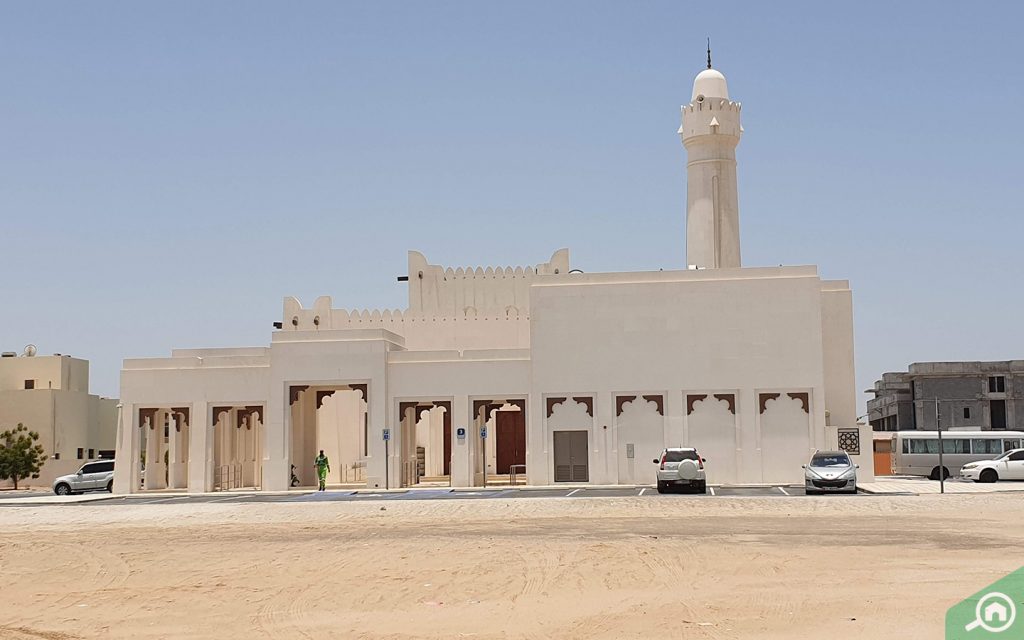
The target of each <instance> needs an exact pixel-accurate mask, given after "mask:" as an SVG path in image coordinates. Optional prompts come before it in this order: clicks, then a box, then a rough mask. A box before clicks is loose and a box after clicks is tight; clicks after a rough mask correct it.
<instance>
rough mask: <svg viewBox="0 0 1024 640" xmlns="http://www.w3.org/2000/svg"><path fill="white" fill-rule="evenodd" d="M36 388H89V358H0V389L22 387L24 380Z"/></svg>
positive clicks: (71, 389)
mask: <svg viewBox="0 0 1024 640" xmlns="http://www.w3.org/2000/svg"><path fill="white" fill-rule="evenodd" d="M26 380H33V381H35V388H36V389H63V390H66V391H82V392H86V393H87V392H88V391H89V361H88V360H81V359H79V358H72V357H70V356H34V357H24V356H20V357H15V358H0V391H11V390H16V389H24V388H25V381H26Z"/></svg>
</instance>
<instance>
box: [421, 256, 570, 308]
mask: <svg viewBox="0 0 1024 640" xmlns="http://www.w3.org/2000/svg"><path fill="white" fill-rule="evenodd" d="M567 273H569V250H568V249H560V250H558V251H556V252H555V253H554V255H552V256H551V259H550V260H549V261H547V262H544V263H541V264H538V265H535V266H528V267H497V268H495V267H486V268H483V267H476V268H472V267H470V268H464V267H458V268H452V267H444V266H441V265H436V264H430V263H428V262H427V259H426V257H424V255H423V254H422V253H420V252H418V251H410V252H409V311H411V312H413V313H418V314H421V315H424V316H431V317H433V316H436V317H443V318H461V317H467V315H469V314H475V315H476V316H477V317H484V316H486V317H494V318H501V317H504V316H506V315H507V314H508V313H510V312H516V313H520V314H522V315H528V314H529V311H530V283H531V282H533V280H534V279H535V278H536V277H537V276H542V275H559V274H567Z"/></svg>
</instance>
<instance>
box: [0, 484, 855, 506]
mask: <svg viewBox="0 0 1024 640" xmlns="http://www.w3.org/2000/svg"><path fill="white" fill-rule="evenodd" d="M40 495H46V494H44V493H40V492H24V493H22V492H18V494H14V493H13V492H12V493H10V494H6V495H5V494H0V498H16V497H30V496H36V497H38V496H40ZM91 495H94V496H96V499H94V500H89V501H82V502H67V503H52V504H61V505H90V506H91V505H97V506H103V505H126V504H131V505H147V504H172V503H173V504H182V503H189V504H211V503H223V504H246V503H266V502H270V503H309V502H365V501H371V500H373V501H377V500H379V501H394V500H494V499H505V500H507V499H528V498H534V499H537V498H556V499H557V498H560V499H569V500H574V499H578V498H628V497H638V498H650V499H658V500H678V499H684V500H685V499H699V500H707V499H714V498H732V497H760V498H786V497H791V496H801V497H802V496H803V495H804V491H803V487H802V486H800V485H796V486H793V485H781V486H770V487H769V486H760V487H708V492H707V493H706V494H692V493H669V494H659V493H658V492H657V490H656V489H655V488H654V487H575V488H570V487H565V488H561V487H542V488H524V487H508V488H487V489H484V488H480V489H449V488H444V487H442V488H437V489H412V490H392V491H367V490H365V489H362V490H352V489H329V490H327V491H323V492H320V491H290V492H288V493H260V492H258V491H247V492H237V493H235V492H224V493H213V494H209V493H207V494H198V495H182V494H166V493H152V494H135V495H131V496H109V497H103V494H91ZM858 495H864V494H858ZM834 497H855V496H848V495H843V496H834ZM17 502H18V501H16V500H11V501H8V502H7V503H6V504H4V505H2V506H19V505H18V504H16V503H17ZM25 506H28V504H25ZM37 506H38V503H37Z"/></svg>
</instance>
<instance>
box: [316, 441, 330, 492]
mask: <svg viewBox="0 0 1024 640" xmlns="http://www.w3.org/2000/svg"><path fill="white" fill-rule="evenodd" d="M313 465H314V466H315V467H316V477H317V478H319V479H320V488H319V489H317V491H326V490H327V473H328V472H329V471H330V470H331V461H330V460H328V459H327V456H325V455H324V450H323V449H321V450H320V455H318V456H317V457H316V460H314V461H313Z"/></svg>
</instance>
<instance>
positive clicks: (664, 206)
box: [0, 1, 1024, 403]
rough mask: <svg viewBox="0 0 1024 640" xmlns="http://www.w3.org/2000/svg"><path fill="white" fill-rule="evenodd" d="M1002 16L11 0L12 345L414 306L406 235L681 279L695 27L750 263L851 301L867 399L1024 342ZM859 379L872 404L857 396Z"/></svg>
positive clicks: (1, 293) (219, 335)
mask: <svg viewBox="0 0 1024 640" xmlns="http://www.w3.org/2000/svg"><path fill="white" fill-rule="evenodd" d="M1022 14H1024V10H1021V9H1020V8H1018V6H1016V5H1014V4H1012V3H984V4H981V5H974V6H970V5H968V3H938V2H917V3H913V2H900V3H882V2H877V3H871V2H869V3H844V4H841V5H840V4H838V3H821V2H808V3H753V2H751V3H724V4H723V3H697V2H686V3H683V2H635V3H634V2H630V3H625V2H624V3H607V2H593V1H586V2H558V3H551V2H516V3H511V2H506V3H480V2H456V3H441V2H431V3H414V2H405V3H389V2H374V3H367V2H358V3H357V2H352V3H342V2H303V3H284V2H279V3H266V2H252V1H246V2H216V3H209V2H174V3H170V2H167V3H162V4H159V3H153V2H147V3H138V2H104V3H78V2H66V3H32V2H21V3H14V2H4V3H2V4H0V80H2V88H0V239H2V241H3V245H2V249H0V273H2V274H3V278H2V279H0V342H2V344H0V347H2V348H3V349H4V350H20V349H21V347H22V346H23V345H24V344H26V343H29V342H33V343H35V344H37V345H38V346H39V347H40V351H41V352H42V353H53V352H61V353H70V354H73V355H76V356H80V357H84V358H88V359H89V360H91V361H92V386H93V390H94V391H95V392H98V393H100V394H103V395H108V396H113V395H116V394H117V388H118V370H119V368H120V362H121V360H122V359H123V358H125V357H138V356H160V355H164V354H167V353H168V352H169V350H170V349H171V348H172V347H190V346H196V347H202V346H235V345H263V344H266V343H267V342H268V340H269V337H270V336H269V334H270V330H271V322H273V321H275V320H279V319H280V315H281V300H282V298H283V297H284V296H286V295H295V296H297V297H299V299H300V300H302V301H303V302H304V303H306V304H311V303H312V301H313V299H314V298H315V297H316V296H318V295H331V296H333V297H334V301H335V306H344V307H360V308H362V307H370V308H373V307H389V308H393V307H403V306H404V304H405V289H404V287H403V285H400V284H398V283H396V282H395V276H397V275H400V274H403V273H404V271H405V262H406V251H407V250H408V249H418V250H420V251H423V252H424V253H425V254H426V255H427V257H428V258H429V259H430V260H431V261H432V262H435V263H442V264H448V265H453V266H458V265H474V266H475V265H510V264H511V265H526V264H535V263H538V262H542V261H544V260H546V259H547V258H548V257H549V256H550V255H551V253H552V252H553V251H554V250H555V249H558V248H560V247H563V246H567V247H569V248H570V249H571V251H572V261H573V263H574V266H576V267H579V268H582V269H584V270H585V271H617V270H644V269H658V268H665V269H672V268H681V267H683V265H684V250H685V242H684V236H683V232H684V218H685V193H686V192H685V189H686V185H685V180H684V176H685V166H684V160H685V156H684V152H683V148H682V145H681V144H680V141H679V138H678V136H677V135H676V129H677V127H678V126H679V105H680V104H683V103H685V102H687V101H688V100H689V96H690V86H691V82H692V78H693V76H694V75H695V74H696V73H697V72H699V71H700V70H701V68H702V67H703V64H704V38H705V37H706V36H710V37H711V38H712V47H713V49H714V59H715V66H716V67H717V68H719V69H720V70H722V71H723V72H724V73H725V74H726V76H727V77H728V79H729V85H730V91H731V93H732V97H733V98H734V99H736V100H740V101H741V102H743V105H744V111H743V117H744V128H745V130H746V133H745V136H744V139H743V142H742V143H741V145H740V147H739V150H738V159H739V180H740V218H741V224H742V242H743V258H744V264H745V265H747V266H755V265H775V264H780V263H785V264H817V265H819V268H820V272H821V273H822V275H823V276H824V277H827V278H848V279H849V280H850V281H851V285H852V286H853V289H854V303H855V311H854V313H855V322H856V345H857V376H858V385H859V386H858V391H859V390H862V389H865V388H868V387H869V386H870V384H871V383H872V381H873V380H874V379H875V378H876V377H877V376H878V375H879V374H880V373H882V372H883V371H887V370H894V369H900V368H903V367H905V366H906V364H907V363H909V362H912V361H927V360H947V359H1009V358H1022V357H1024V348H1022V344H1021V335H1022V333H1021V330H1020V325H1021V318H1022V316H1024V295H1022V280H1024V279H1022V276H1024V258H1022V256H1021V255H1020V247H1021V238H1022V231H1024V222H1022V217H1024V216H1022V214H1024V212H1022V201H1024V198H1022V195H1024V193H1022V192H1024V187H1022V185H1024V178H1022V176H1021V173H1022V168H1024V163H1022V160H1021V156H1020V154H1021V149H1022V148H1024V144H1022V143H1024V131H1022V128H1021V127H1020V126H1018V122H1017V121H1018V119H1019V115H1018V114H1019V112H1020V109H1021V107H1020V105H1021V104H1022V102H1024V100H1022V99H1024V95H1022V93H1024V83H1022V82H1021V73H1020V61H1021V60H1022V59H1024V44H1022V40H1021V38H1020V37H1019V25H1020V24H1021V21H1022V19H1024V15H1022ZM863 400H864V398H863V396H860V401H861V403H863Z"/></svg>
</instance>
